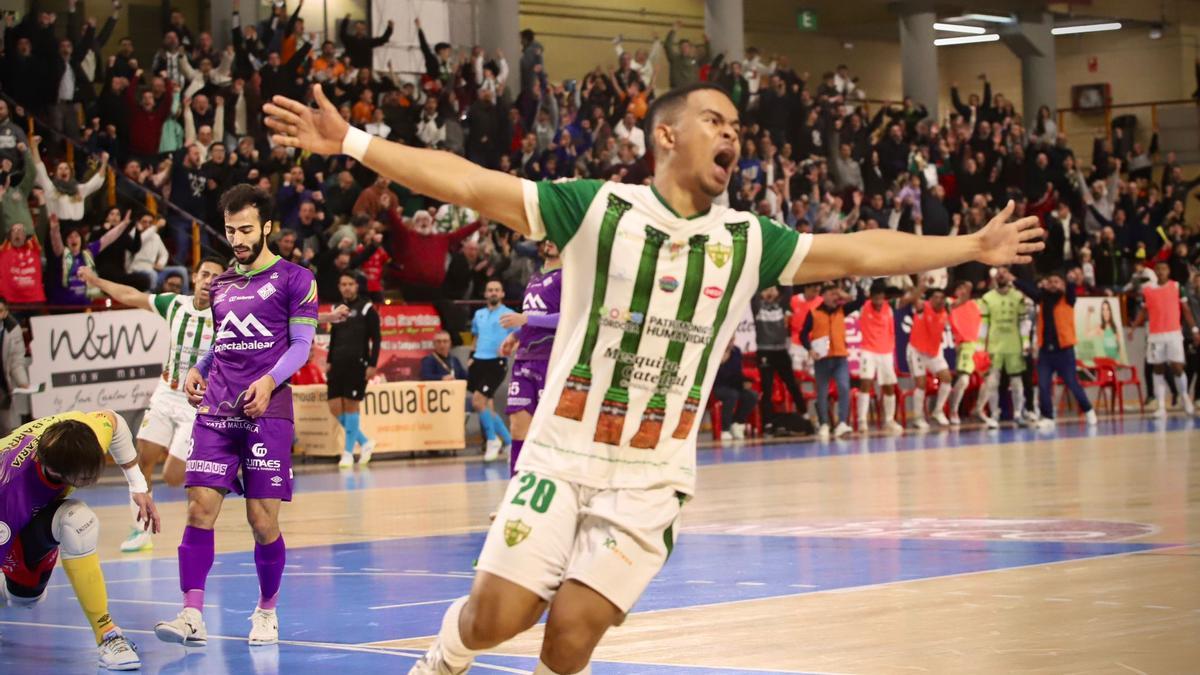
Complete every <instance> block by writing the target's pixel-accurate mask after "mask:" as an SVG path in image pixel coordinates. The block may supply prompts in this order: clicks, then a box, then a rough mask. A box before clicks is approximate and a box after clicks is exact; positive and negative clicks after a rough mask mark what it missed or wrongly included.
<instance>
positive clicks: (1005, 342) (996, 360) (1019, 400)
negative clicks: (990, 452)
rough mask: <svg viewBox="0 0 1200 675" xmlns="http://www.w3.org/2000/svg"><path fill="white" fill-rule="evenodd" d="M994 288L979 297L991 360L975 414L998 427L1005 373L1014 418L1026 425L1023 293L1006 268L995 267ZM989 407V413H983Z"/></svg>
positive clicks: (985, 422) (993, 426) (989, 425)
mask: <svg viewBox="0 0 1200 675" xmlns="http://www.w3.org/2000/svg"><path fill="white" fill-rule="evenodd" d="M994 279H995V284H996V287H995V288H993V289H992V290H990V291H988V292H987V293H984V294H983V297H982V298H980V300H979V308H980V310H982V313H983V320H984V322H985V326H986V333H985V337H984V341H985V345H986V347H987V352H988V357H989V359H990V360H991V362H992V365H991V368H989V369H988V373H987V380H985V381H984V384H983V389H984V391H983V393H981V394H980V395H979V402H978V403H977V404H976V406H975V414H976V416H978V417H979V419H981V420H983V423H984V425H985V426H987V428H989V429H996V428H999V426H1000V377H1001V375H1002V374H1004V373H1007V374H1008V386H1009V389H1010V391H1011V392H1012V411H1013V421H1014V422H1016V423H1017V424H1025V423H1026V420H1027V419H1028V418H1027V417H1026V415H1025V384H1024V382H1023V381H1022V379H1021V375H1022V374H1023V373H1024V372H1025V346H1024V344H1023V342H1022V340H1021V318H1022V317H1023V316H1025V294H1023V293H1021V291H1018V290H1017V289H1015V288H1013V274H1012V272H1011V271H1009V269H1008V268H1007V267H997V268H996V272H995V274H994ZM985 405H987V406H990V407H991V411H992V414H991V415H988V414H986V413H985V412H984V409H983V408H984V406H985Z"/></svg>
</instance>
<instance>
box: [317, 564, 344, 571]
mask: <svg viewBox="0 0 1200 675" xmlns="http://www.w3.org/2000/svg"><path fill="white" fill-rule="evenodd" d="M317 569H319V570H344V569H346V568H345V567H338V566H336V565H318V566H317Z"/></svg>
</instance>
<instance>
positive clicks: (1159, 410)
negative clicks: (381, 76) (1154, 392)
mask: <svg viewBox="0 0 1200 675" xmlns="http://www.w3.org/2000/svg"><path fill="white" fill-rule="evenodd" d="M1153 414H1154V416H1155V417H1158V418H1160V419H1161V418H1164V417H1166V416H1167V402H1166V401H1159V402H1158V405H1157V406H1155V407H1154V413H1153Z"/></svg>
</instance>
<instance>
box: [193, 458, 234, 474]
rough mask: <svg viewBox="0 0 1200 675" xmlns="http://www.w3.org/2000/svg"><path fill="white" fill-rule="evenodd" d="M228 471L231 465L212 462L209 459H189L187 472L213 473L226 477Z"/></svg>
mask: <svg viewBox="0 0 1200 675" xmlns="http://www.w3.org/2000/svg"><path fill="white" fill-rule="evenodd" d="M228 470H229V465H227V464H222V463H220V462H210V461H208V460H207V459H189V460H188V461H187V471H188V472H189V473H211V474H216V475H218V476H224V475H225V472H226V471H228Z"/></svg>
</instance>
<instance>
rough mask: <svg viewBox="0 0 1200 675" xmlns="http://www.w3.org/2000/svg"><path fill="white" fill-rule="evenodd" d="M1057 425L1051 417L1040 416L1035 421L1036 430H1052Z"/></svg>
mask: <svg viewBox="0 0 1200 675" xmlns="http://www.w3.org/2000/svg"><path fill="white" fill-rule="evenodd" d="M1057 427H1058V425H1057V423H1055V421H1054V418H1052V417H1042V418H1040V419H1038V421H1037V429H1038V431H1054V430H1055V429H1056V428H1057Z"/></svg>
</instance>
